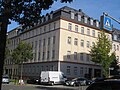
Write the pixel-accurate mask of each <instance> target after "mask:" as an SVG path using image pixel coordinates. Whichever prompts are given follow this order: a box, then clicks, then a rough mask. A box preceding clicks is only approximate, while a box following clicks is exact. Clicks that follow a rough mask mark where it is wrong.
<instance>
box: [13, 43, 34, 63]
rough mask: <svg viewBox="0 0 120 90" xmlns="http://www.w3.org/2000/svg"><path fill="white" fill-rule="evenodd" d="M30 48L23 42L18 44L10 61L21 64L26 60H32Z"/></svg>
mask: <svg viewBox="0 0 120 90" xmlns="http://www.w3.org/2000/svg"><path fill="white" fill-rule="evenodd" d="M32 58H33V53H32V46H31V45H30V44H27V43H25V42H20V43H19V45H18V46H17V48H16V49H14V50H13V53H12V60H13V62H14V63H16V64H22V63H23V62H27V61H28V60H32Z"/></svg>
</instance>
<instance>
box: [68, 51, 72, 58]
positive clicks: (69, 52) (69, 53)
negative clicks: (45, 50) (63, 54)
mask: <svg viewBox="0 0 120 90" xmlns="http://www.w3.org/2000/svg"><path fill="white" fill-rule="evenodd" d="M70 55H71V51H67V59H70Z"/></svg>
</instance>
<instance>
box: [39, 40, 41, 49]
mask: <svg viewBox="0 0 120 90" xmlns="http://www.w3.org/2000/svg"><path fill="white" fill-rule="evenodd" d="M40 47H41V40H39V49H40Z"/></svg>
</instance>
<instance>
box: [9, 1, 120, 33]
mask: <svg viewBox="0 0 120 90" xmlns="http://www.w3.org/2000/svg"><path fill="white" fill-rule="evenodd" d="M63 6H69V7H71V8H74V9H77V10H78V9H82V11H83V12H84V13H86V14H87V15H88V16H90V17H93V18H94V19H98V20H100V16H101V15H102V14H103V12H107V13H108V14H109V15H110V16H112V17H114V18H115V19H117V20H120V0H114V1H113V0H73V2H72V3H67V4H66V3H60V2H59V0H58V2H55V3H54V4H53V5H52V6H51V8H50V9H49V10H45V11H43V12H42V14H43V15H44V14H46V13H49V12H51V11H54V10H57V9H59V8H61V7H63ZM112 23H113V26H114V27H115V28H117V29H120V24H118V23H117V22H115V21H112ZM17 26H18V24H17V23H16V22H12V23H11V24H10V25H9V26H8V31H10V30H12V29H14V28H15V27H17Z"/></svg>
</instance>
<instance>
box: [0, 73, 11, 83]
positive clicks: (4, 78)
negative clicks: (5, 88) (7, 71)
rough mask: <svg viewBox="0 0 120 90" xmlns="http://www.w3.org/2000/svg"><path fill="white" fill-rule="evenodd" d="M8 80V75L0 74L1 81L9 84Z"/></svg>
mask: <svg viewBox="0 0 120 90" xmlns="http://www.w3.org/2000/svg"><path fill="white" fill-rule="evenodd" d="M9 82H10V80H9V75H3V76H2V83H6V84H9Z"/></svg>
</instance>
